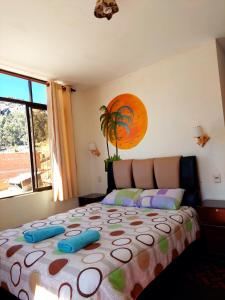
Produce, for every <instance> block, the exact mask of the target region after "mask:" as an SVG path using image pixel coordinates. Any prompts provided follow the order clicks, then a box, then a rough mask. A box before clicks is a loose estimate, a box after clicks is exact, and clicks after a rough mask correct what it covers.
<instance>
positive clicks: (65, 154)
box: [48, 82, 77, 201]
mask: <svg viewBox="0 0 225 300" xmlns="http://www.w3.org/2000/svg"><path fill="white" fill-rule="evenodd" d="M48 126H49V143H50V153H51V164H52V187H53V195H54V201H58V200H59V201H63V200H67V199H70V198H73V197H75V196H76V195H77V175H76V159H75V147H74V136H73V122H72V106H71V88H70V87H68V86H66V87H63V86H61V85H60V84H58V83H55V82H50V85H49V87H48Z"/></svg>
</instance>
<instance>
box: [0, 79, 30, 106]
mask: <svg viewBox="0 0 225 300" xmlns="http://www.w3.org/2000/svg"><path fill="white" fill-rule="evenodd" d="M0 97H5V98H13V99H17V100H24V101H30V96H29V87H28V81H27V80H25V79H22V78H18V77H14V76H10V75H6V74H2V73H0Z"/></svg>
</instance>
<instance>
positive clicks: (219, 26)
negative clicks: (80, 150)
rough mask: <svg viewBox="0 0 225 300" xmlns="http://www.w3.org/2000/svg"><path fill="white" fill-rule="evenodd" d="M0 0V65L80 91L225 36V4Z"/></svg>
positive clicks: (207, 0) (221, 0) (210, 0)
mask: <svg viewBox="0 0 225 300" xmlns="http://www.w3.org/2000/svg"><path fill="white" fill-rule="evenodd" d="M95 2H96V1H95V0H47V1H46V0H17V1H15V0H7V1H5V0H0V4H1V9H0V45H1V46H0V66H1V67H3V68H5V69H9V70H12V69H13V70H17V71H20V72H21V73H27V74H28V75H32V76H36V77H40V78H43V79H55V80H61V81H63V82H64V83H70V84H72V85H74V86H76V87H78V88H79V87H80V88H87V87H91V86H96V85H100V84H102V83H104V82H106V81H109V80H112V79H115V78H117V77H120V76H122V75H124V74H127V73H129V72H132V71H135V70H137V69H139V68H141V67H143V66H146V65H149V64H152V63H154V62H156V61H158V60H160V59H162V58H165V57H168V56H171V55H174V54H175V53H177V52H178V51H184V50H185V49H188V48H190V47H193V46H196V45H198V44H199V43H202V42H204V41H206V40H208V39H210V38H215V37H224V36H225V0H216V1H215V0H117V2H118V5H119V7H120V11H119V13H117V14H116V15H114V16H113V18H112V19H111V20H110V21H108V20H106V19H96V18H95V17H94V16H93V10H94V6H95Z"/></svg>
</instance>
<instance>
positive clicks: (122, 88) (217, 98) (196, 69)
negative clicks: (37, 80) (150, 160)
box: [73, 40, 225, 199]
mask: <svg viewBox="0 0 225 300" xmlns="http://www.w3.org/2000/svg"><path fill="white" fill-rule="evenodd" d="M122 93H133V94H135V95H137V96H138V97H139V98H140V99H141V100H142V101H143V103H144V104H145V106H146V108H147V111H148V117H149V127H148V130H147V133H146V135H145V137H144V139H143V140H142V142H141V143H140V144H139V145H138V146H136V147H135V148H133V149H130V150H120V155H121V157H122V158H124V159H125V158H146V157H157V156H169V155H176V154H182V155H197V157H198V163H199V171H200V181H201V189H202V195H203V198H204V199H205V198H213V199H224V198H225V154H224V153H225V127H224V121H223V110H222V99H221V91H220V82H219V72H218V64H217V54H216V44H215V41H214V40H211V41H208V42H207V43H205V44H203V45H200V46H199V47H198V48H195V49H192V50H189V51H188V52H185V53H180V54H178V55H176V56H173V57H170V58H168V59H165V60H162V61H160V62H158V63H155V64H153V65H150V66H148V67H146V68H143V69H140V70H139V71H137V72H135V73H131V74H128V75H126V76H124V77H122V78H119V79H117V80H115V81H112V82H109V83H106V84H104V85H102V86H100V87H98V88H95V89H92V90H88V91H85V92H80V93H77V94H75V95H74V96H73V97H74V99H73V113H74V127H75V131H76V133H75V134H76V145H77V146H76V151H77V160H78V176H79V188H80V193H86V192H105V190H106V174H105V172H104V162H103V160H104V159H105V158H106V156H107V155H106V146H105V140H104V138H103V136H102V134H101V132H100V123H99V107H100V106H101V105H102V104H108V102H109V101H110V100H111V99H112V98H114V97H115V96H117V95H118V94H122ZM195 125H201V126H202V127H203V128H204V129H205V131H206V132H207V133H208V134H209V136H210V137H211V139H210V142H209V143H208V144H207V145H206V146H205V147H204V148H200V147H199V146H198V145H197V144H196V143H195V141H194V139H193V130H192V128H193V126H195ZM90 141H95V142H96V143H97V145H98V147H99V149H100V151H101V152H102V155H101V156H100V157H99V158H95V157H91V155H90V154H89V153H88V151H87V146H88V142H90ZM113 152H114V148H113V147H111V153H113ZM214 173H215V174H217V173H220V174H221V176H222V183H221V184H215V183H214V182H213V178H212V176H213V174H214ZM99 176H100V177H101V178H100V179H101V180H102V182H99Z"/></svg>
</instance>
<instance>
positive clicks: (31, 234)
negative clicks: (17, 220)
mask: <svg viewBox="0 0 225 300" xmlns="http://www.w3.org/2000/svg"><path fill="white" fill-rule="evenodd" d="M63 232H65V228H64V227H62V226H48V227H44V228H40V229H34V230H29V231H26V232H24V239H25V241H26V242H28V243H37V242H40V241H43V240H46V239H49V238H51V237H53V236H55V235H58V234H61V233H63Z"/></svg>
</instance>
